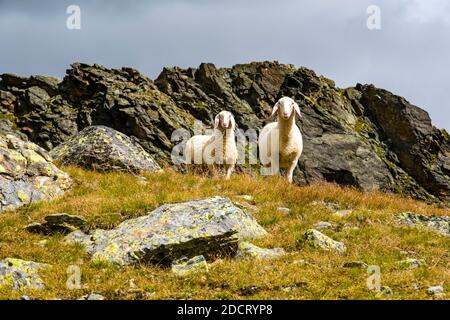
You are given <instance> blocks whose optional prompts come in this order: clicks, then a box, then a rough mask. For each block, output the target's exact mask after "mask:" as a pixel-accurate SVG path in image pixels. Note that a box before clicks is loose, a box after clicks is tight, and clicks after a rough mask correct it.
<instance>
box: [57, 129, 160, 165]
mask: <svg viewBox="0 0 450 320" xmlns="http://www.w3.org/2000/svg"><path fill="white" fill-rule="evenodd" d="M50 154H51V156H52V157H53V158H54V159H55V160H56V161H58V162H60V163H62V164H63V165H77V166H80V167H83V168H86V169H93V170H98V171H125V172H140V171H156V170H160V169H161V168H160V167H159V165H158V164H157V163H156V162H155V160H154V159H153V158H152V157H151V156H150V155H149V154H148V153H147V152H146V151H145V150H144V149H143V148H142V146H140V145H139V144H138V143H136V142H135V141H133V140H132V139H131V138H129V137H127V136H126V135H124V134H123V133H120V132H118V131H116V130H114V129H111V128H108V127H105V126H92V127H87V128H86V129H84V130H83V131H81V132H79V133H78V134H77V135H75V136H73V137H71V138H70V139H68V140H67V141H65V142H64V143H62V144H60V145H59V146H57V147H56V148H54V149H53V150H52V151H51V152H50Z"/></svg>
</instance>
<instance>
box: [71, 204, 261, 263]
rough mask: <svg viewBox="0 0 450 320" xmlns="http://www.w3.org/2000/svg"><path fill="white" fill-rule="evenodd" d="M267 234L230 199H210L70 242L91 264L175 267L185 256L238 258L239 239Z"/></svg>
mask: <svg viewBox="0 0 450 320" xmlns="http://www.w3.org/2000/svg"><path fill="white" fill-rule="evenodd" d="M265 234H266V231H265V230H264V229H263V228H262V227H261V226H260V225H259V224H258V223H257V222H256V220H255V219H254V218H253V217H252V216H251V215H250V214H248V213H246V212H245V211H243V210H241V209H240V208H238V207H236V206H235V205H234V204H233V203H232V202H231V201H230V200H229V199H228V198H223V197H212V198H207V199H201V200H193V201H188V202H183V203H175V204H166V205H163V206H161V207H159V208H157V209H155V210H154V211H152V212H150V213H149V214H148V215H145V216H142V217H139V218H135V219H130V220H127V221H124V222H123V223H121V224H120V225H119V226H118V227H117V228H115V229H113V230H96V231H94V232H93V233H92V234H91V235H84V234H83V233H81V232H76V233H74V234H69V235H68V236H67V238H66V240H67V241H69V242H72V243H74V242H75V243H80V244H83V245H84V246H85V247H86V250H87V252H88V253H90V254H91V255H92V259H93V260H99V261H107V262H110V263H114V264H118V265H130V264H139V263H161V264H164V263H166V264H167V263H171V262H172V261H173V260H176V259H180V258H182V257H188V258H189V257H193V256H198V255H204V256H205V258H207V259H214V258H215V257H218V256H222V255H227V254H235V253H236V251H237V246H238V239H242V238H250V239H254V238H258V237H261V236H264V235H265Z"/></svg>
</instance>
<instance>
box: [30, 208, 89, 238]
mask: <svg viewBox="0 0 450 320" xmlns="http://www.w3.org/2000/svg"><path fill="white" fill-rule="evenodd" d="M44 219H45V222H44V223H32V224H29V225H27V226H26V227H25V230H27V231H28V232H32V233H39V234H44V235H52V234H55V233H61V234H69V233H71V232H74V231H76V230H83V231H87V230H88V225H87V221H86V220H85V219H84V218H82V217H80V216H76V215H70V214H67V213H55V214H50V215H48V216H46V217H45V218H44Z"/></svg>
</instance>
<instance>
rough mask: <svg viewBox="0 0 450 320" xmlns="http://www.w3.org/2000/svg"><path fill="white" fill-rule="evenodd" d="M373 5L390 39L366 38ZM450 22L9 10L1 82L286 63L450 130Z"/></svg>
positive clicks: (275, 6) (396, 11)
mask: <svg viewBox="0 0 450 320" xmlns="http://www.w3.org/2000/svg"><path fill="white" fill-rule="evenodd" d="M344 3H345V4H344ZM69 4H78V5H79V6H80V7H81V10H82V12H81V13H82V30H80V31H69V30H67V29H66V27H65V20H66V18H67V14H66V12H65V11H66V8H67V6H68V5H69ZM370 4H376V5H378V6H380V8H381V14H382V15H381V18H382V29H381V30H377V31H370V30H368V29H367V28H366V19H367V14H366V8H367V6H368V5H370ZM449 17H450V6H449V4H448V3H447V1H446V0H400V1H389V0H378V1H376V0H347V1H345V2H343V1H335V0H317V1H303V0H281V1H280V0H278V1H277V0H273V1H270V0H244V1H243V0H208V1H207V0H197V1H195V0H193V1H187V0H184V1H182V0H172V1H167V0H157V1H143V0H135V1H129V2H127V3H126V4H125V2H123V1H111V0H109V1H107V0H98V1H87V0H84V1H77V0H73V1H65V0H63V1H56V0H53V1H31V0H30V1H10V0H3V1H0V41H1V43H2V46H1V48H0V72H15V73H19V74H23V75H29V74H52V75H56V76H59V77H62V76H63V75H64V70H65V69H66V68H67V67H68V66H69V65H70V63H72V62H74V61H83V62H88V63H94V62H96V63H100V64H104V65H106V66H108V67H121V66H131V67H135V68H137V69H139V70H140V71H141V72H143V73H145V74H147V75H149V76H150V77H155V76H157V75H158V73H159V72H160V71H161V69H162V68H163V67H164V66H171V65H179V66H182V67H188V66H197V65H198V64H199V63H201V62H204V61H207V62H214V63H215V64H216V65H218V66H231V65H233V64H236V63H245V62H250V61H255V60H278V61H280V62H282V63H293V64H295V65H296V66H301V65H304V66H307V67H309V68H312V69H314V70H315V71H316V72H317V73H319V74H323V75H325V76H327V77H329V78H332V79H334V80H335V81H336V83H337V85H338V86H341V87H346V86H352V85H355V83H357V82H360V83H374V84H375V85H377V86H379V87H383V88H385V89H387V90H389V91H392V92H394V93H397V94H400V95H402V96H405V97H406V98H407V99H408V100H409V101H411V102H412V103H414V104H416V105H418V106H420V107H423V108H425V109H426V110H428V111H429V112H430V114H431V116H432V119H433V121H434V123H435V124H436V125H437V126H438V127H445V128H447V129H450V108H449V107H450V106H449V98H448V94H447V92H448V91H449V89H450V88H449V85H450V73H449V72H448V70H450V61H449V60H448V56H450V37H449V36H450V19H449Z"/></svg>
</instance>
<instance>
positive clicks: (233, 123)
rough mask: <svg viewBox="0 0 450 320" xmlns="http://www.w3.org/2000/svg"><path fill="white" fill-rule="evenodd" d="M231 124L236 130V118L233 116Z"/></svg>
mask: <svg viewBox="0 0 450 320" xmlns="http://www.w3.org/2000/svg"><path fill="white" fill-rule="evenodd" d="M231 126H232V128H233V130H236V121H235V120H234V117H233V116H231Z"/></svg>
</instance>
